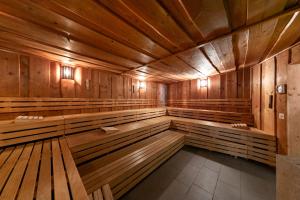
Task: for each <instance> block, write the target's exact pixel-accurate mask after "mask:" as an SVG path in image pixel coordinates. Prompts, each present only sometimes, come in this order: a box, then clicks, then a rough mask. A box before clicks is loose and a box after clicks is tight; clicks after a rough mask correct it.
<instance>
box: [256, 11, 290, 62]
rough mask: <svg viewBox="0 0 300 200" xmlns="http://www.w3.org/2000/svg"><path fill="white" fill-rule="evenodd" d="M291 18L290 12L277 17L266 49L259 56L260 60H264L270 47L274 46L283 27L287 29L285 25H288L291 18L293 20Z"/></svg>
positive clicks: (270, 49) (283, 29)
mask: <svg viewBox="0 0 300 200" xmlns="http://www.w3.org/2000/svg"><path fill="white" fill-rule="evenodd" d="M292 18H293V15H292V14H291V15H287V16H283V17H279V18H278V22H277V25H276V28H275V31H274V33H273V35H272V38H271V40H270V42H269V45H268V47H267V49H266V51H265V52H264V54H263V56H262V57H261V59H260V60H264V59H266V58H267V57H268V55H269V53H270V52H271V51H272V49H273V48H274V46H275V45H276V43H277V42H278V41H279V40H280V38H281V35H282V34H283V32H284V31H285V29H287V26H288V24H289V22H290V21H291V20H293V19H292Z"/></svg>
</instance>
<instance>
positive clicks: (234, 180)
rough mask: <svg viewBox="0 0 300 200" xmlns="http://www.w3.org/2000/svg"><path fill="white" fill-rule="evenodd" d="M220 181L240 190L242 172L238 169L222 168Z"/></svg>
mask: <svg viewBox="0 0 300 200" xmlns="http://www.w3.org/2000/svg"><path fill="white" fill-rule="evenodd" d="M219 179H220V180H221V181H223V182H224V183H227V184H230V185H232V186H234V187H237V188H238V189H240V188H241V172H240V171H239V170H237V169H234V168H231V167H227V166H222V168H221V172H220V177H219Z"/></svg>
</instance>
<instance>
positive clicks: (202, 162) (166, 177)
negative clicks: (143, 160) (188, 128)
mask: <svg viewBox="0 0 300 200" xmlns="http://www.w3.org/2000/svg"><path fill="white" fill-rule="evenodd" d="M275 181H276V178H275V170H274V169H273V168H271V167H268V166H265V165H262V164H259V163H256V162H252V161H247V160H245V159H239V158H234V157H232V156H228V155H225V154H221V153H216V152H210V151H207V150H202V149H196V148H193V147H184V148H183V149H181V150H180V151H179V152H177V153H176V154H175V155H174V156H173V157H172V158H170V159H169V160H168V161H167V162H165V163H164V164H163V165H161V166H160V167H159V168H158V169H156V170H155V171H154V172H153V173H152V174H150V175H149V176H148V177H147V178H146V179H144V180H143V181H142V182H140V183H139V184H138V185H137V186H136V187H134V188H133V189H132V190H131V191H129V192H128V193H127V194H126V195H124V196H123V197H122V198H121V200H209V199H210V200H275Z"/></svg>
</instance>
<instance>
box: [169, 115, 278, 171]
mask: <svg viewBox="0 0 300 200" xmlns="http://www.w3.org/2000/svg"><path fill="white" fill-rule="evenodd" d="M170 119H171V121H172V123H171V127H172V128H174V129H177V130H181V131H184V132H186V133H187V134H186V139H185V144H186V145H191V146H195V147H199V148H204V149H208V150H212V151H217V152H221V153H225V154H230V155H233V156H238V157H243V158H247V159H251V160H255V161H258V162H261V163H265V164H268V165H271V166H275V155H276V138H275V136H274V135H269V134H267V133H265V132H262V131H259V130H257V129H254V128H251V129H250V130H243V129H238V128H232V127H231V126H230V125H229V124H224V123H217V122H208V121H203V120H195V119H186V118H178V117H170Z"/></svg>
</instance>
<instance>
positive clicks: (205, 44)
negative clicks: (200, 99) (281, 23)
mask: <svg viewBox="0 0 300 200" xmlns="http://www.w3.org/2000/svg"><path fill="white" fill-rule="evenodd" d="M297 11H300V5H297V6H295V7H293V8H290V9H288V10H285V11H282V12H280V13H276V14H274V15H272V16H270V17H267V18H265V19H263V20H262V21H259V22H255V23H253V24H247V25H244V26H242V27H239V28H237V29H235V30H233V31H231V32H230V33H227V34H224V35H222V36H217V37H215V38H212V39H209V40H206V41H204V42H201V43H199V44H198V45H196V46H195V47H191V48H188V49H186V50H184V51H180V52H177V53H174V54H172V55H170V56H166V57H164V58H161V59H158V60H156V61H153V62H150V63H148V65H149V64H156V63H159V62H160V61H161V60H163V59H165V58H168V57H172V56H174V55H179V54H180V53H183V52H185V51H189V50H191V49H196V48H201V47H208V45H209V44H210V43H211V42H212V41H214V40H217V39H221V38H226V37H228V36H230V35H233V34H235V33H239V32H241V31H246V30H248V29H250V28H253V27H255V26H257V25H261V24H263V23H272V21H273V20H276V19H277V18H278V17H283V16H287V15H290V14H293V13H295V12H297ZM249 41H250V38H249ZM248 43H249V42H248ZM248 51H249V45H248V50H247V52H248ZM247 54H248V53H247ZM247 57H248V56H247ZM212 63H213V62H212ZM213 65H215V63H213ZM141 67H143V66H141ZM216 67H217V66H216Z"/></svg>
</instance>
